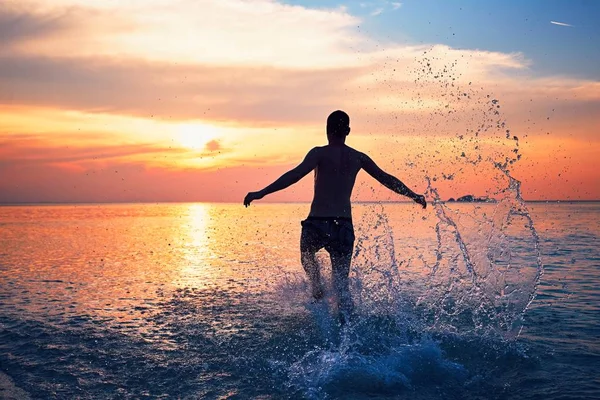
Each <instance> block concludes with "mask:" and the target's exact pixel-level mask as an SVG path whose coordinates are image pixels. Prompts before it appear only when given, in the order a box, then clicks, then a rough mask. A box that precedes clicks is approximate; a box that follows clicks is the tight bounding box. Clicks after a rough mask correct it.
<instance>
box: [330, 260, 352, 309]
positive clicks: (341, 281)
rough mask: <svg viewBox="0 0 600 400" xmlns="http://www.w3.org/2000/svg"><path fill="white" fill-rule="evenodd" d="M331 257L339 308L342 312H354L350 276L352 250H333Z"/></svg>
mask: <svg viewBox="0 0 600 400" xmlns="http://www.w3.org/2000/svg"><path fill="white" fill-rule="evenodd" d="M330 257H331V272H332V277H333V287H334V289H335V294H336V296H337V300H338V308H339V311H340V313H345V314H348V315H350V314H352V312H353V311H354V303H353V302H352V296H351V295H350V286H349V278H348V275H349V274H350V261H351V260H352V252H344V253H342V252H338V251H332V252H331V253H330Z"/></svg>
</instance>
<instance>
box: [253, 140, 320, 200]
mask: <svg viewBox="0 0 600 400" xmlns="http://www.w3.org/2000/svg"><path fill="white" fill-rule="evenodd" d="M317 163H318V157H317V148H316V147H315V148H314V149H312V150H311V151H309V152H308V154H307V155H306V157H304V160H303V161H302V162H301V163H300V165H298V166H297V167H296V168H294V169H292V170H290V171H288V172H286V173H285V174H283V175H281V176H280V177H279V179H277V180H276V181H275V182H273V183H271V184H270V185H269V186H267V187H266V188H264V189H262V190H259V191H258V192H250V193H248V194H247V195H246V197H245V198H244V205H245V206H246V207H248V206H249V205H250V203H252V202H253V201H254V200H259V199H262V198H263V197H265V196H266V195H268V194H271V193H273V192H277V191H279V190H283V189H285V188H287V187H288V186H291V185H293V184H294V183H296V182H298V181H299V180H300V179H302V178H304V176H306V174H308V173H309V172H310V171H312V170H313V169H315V168H316V167H317Z"/></svg>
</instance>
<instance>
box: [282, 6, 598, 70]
mask: <svg viewBox="0 0 600 400" xmlns="http://www.w3.org/2000/svg"><path fill="white" fill-rule="evenodd" d="M287 3H289V4H298V5H303V6H307V7H329V8H333V7H339V6H345V7H346V8H347V10H348V12H349V13H351V14H353V15H356V16H359V17H360V18H361V19H363V23H362V24H361V27H360V29H361V30H362V31H363V32H367V33H369V34H370V35H371V36H373V37H375V38H378V39H381V40H383V41H386V40H393V41H401V42H411V43H418V44H423V43H432V44H433V43H441V44H446V45H449V46H452V47H456V48H467V49H481V50H489V51H500V52H521V53H523V54H524V55H525V56H526V57H527V58H528V59H529V60H531V61H532V65H531V71H532V72H533V73H535V74H539V75H568V76H572V77H577V78H587V79H593V80H597V79H600V1H595V0H569V1H567V0H528V1H523V0H504V1H501V0H454V1H442V0H390V1H384V0H361V1H339V0H338V1H335V0H334V1H332V0H320V1H317V0H293V1H287ZM393 3H396V6H394V4H393ZM398 3H400V4H401V6H398V5H397V4H398ZM394 8H396V9H394ZM373 14H377V15H373ZM550 21H557V22H562V23H567V24H570V25H572V26H570V27H568V26H559V25H554V24H552V23H551V22H550Z"/></svg>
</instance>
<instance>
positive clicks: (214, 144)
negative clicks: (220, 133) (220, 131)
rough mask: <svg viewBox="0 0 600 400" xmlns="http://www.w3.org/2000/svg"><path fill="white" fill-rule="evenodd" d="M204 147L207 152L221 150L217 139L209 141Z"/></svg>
mask: <svg viewBox="0 0 600 400" xmlns="http://www.w3.org/2000/svg"><path fill="white" fill-rule="evenodd" d="M205 149H206V150H207V151H209V152H213V151H219V150H221V143H219V141H218V140H211V141H210V142H208V143H206V146H205Z"/></svg>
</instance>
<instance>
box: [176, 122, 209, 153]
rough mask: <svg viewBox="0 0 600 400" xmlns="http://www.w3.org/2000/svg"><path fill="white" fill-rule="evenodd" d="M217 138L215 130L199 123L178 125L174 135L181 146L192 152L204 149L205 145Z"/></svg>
mask: <svg viewBox="0 0 600 400" xmlns="http://www.w3.org/2000/svg"><path fill="white" fill-rule="evenodd" d="M217 136H218V131H217V128H215V127H214V126H210V125H206V124H201V123H190V124H180V125H178V126H177V128H176V134H175V138H176V140H177V141H178V142H179V144H180V145H181V146H183V147H186V148H188V149H192V150H202V149H204V148H205V147H206V144H207V143H208V142H210V141H211V140H214V139H215V138H217Z"/></svg>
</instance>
